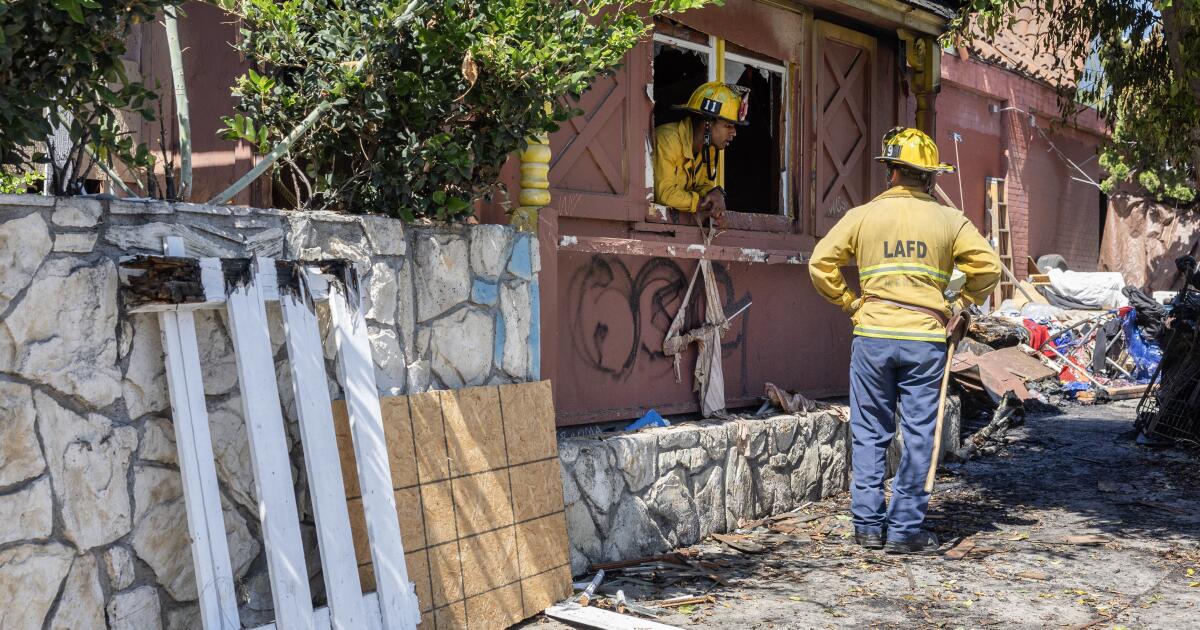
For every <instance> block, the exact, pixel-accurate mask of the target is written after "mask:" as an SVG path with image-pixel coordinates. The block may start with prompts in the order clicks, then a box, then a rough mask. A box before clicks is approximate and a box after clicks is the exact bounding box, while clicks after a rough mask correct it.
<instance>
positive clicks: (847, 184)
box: [813, 22, 876, 236]
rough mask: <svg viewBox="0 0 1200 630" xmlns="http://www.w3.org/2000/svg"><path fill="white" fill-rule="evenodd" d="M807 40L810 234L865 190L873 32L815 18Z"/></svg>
mask: <svg viewBox="0 0 1200 630" xmlns="http://www.w3.org/2000/svg"><path fill="white" fill-rule="evenodd" d="M813 27H814V31H815V38H814V46H813V68H814V82H813V84H814V90H815V91H816V94H815V95H814V99H813V108H814V113H813V114H814V115H813V120H814V123H815V124H814V128H815V129H816V134H817V137H816V145H815V155H814V167H813V168H814V169H815V170H816V173H815V181H814V184H815V191H814V195H815V202H816V203H815V212H816V234H817V236H821V235H824V234H825V233H826V232H828V231H829V229H830V228H831V227H833V225H834V224H835V223H837V221H838V219H840V218H841V217H842V215H844V214H845V213H846V211H847V210H849V209H850V208H853V207H854V206H857V205H859V204H862V203H864V202H866V201H867V200H868V195H869V194H870V191H871V176H872V174H874V171H873V170H872V168H871V164H872V162H871V158H872V154H871V150H872V147H874V146H875V144H876V143H875V139H874V138H872V137H871V134H872V129H873V128H874V126H873V123H872V120H871V111H872V98H873V97H874V92H875V90H874V89H873V85H872V83H873V79H874V76H875V38H873V37H869V36H867V35H864V34H862V33H859V32H857V31H852V30H849V29H845V28H842V27H840V26H835V25H833V24H829V23H826V22H815V23H814V25H813Z"/></svg>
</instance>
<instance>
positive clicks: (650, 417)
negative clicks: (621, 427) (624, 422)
mask: <svg viewBox="0 0 1200 630" xmlns="http://www.w3.org/2000/svg"><path fill="white" fill-rule="evenodd" d="M669 426H671V423H670V422H669V421H668V420H667V419H666V418H664V417H662V416H660V415H658V412H657V411H655V410H653V409H651V410H650V411H647V412H646V415H644V416H642V417H641V418H638V419H637V420H634V421H633V423H631V424H630V425H629V426H627V427H625V430H626V431H637V430H638V429H645V428H646V427H669Z"/></svg>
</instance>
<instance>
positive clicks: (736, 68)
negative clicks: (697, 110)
mask: <svg viewBox="0 0 1200 630" xmlns="http://www.w3.org/2000/svg"><path fill="white" fill-rule="evenodd" d="M717 44H718V40H716V39H715V38H714V37H713V36H710V35H707V34H704V33H701V32H700V31H696V30H693V29H690V28H688V27H686V26H683V25H682V24H679V23H678V22H674V21H671V20H667V19H662V18H660V19H657V20H655V34H654V65H653V68H654V71H653V76H654V83H653V91H652V97H653V99H654V118H653V121H652V127H657V126H659V125H663V124H667V123H672V122H677V121H679V120H682V119H683V118H684V117H685V116H686V115H687V113H686V112H683V111H680V110H678V109H676V108H675V106H676V105H679V104H681V103H686V102H687V100H688V98H689V97H690V96H691V94H692V91H694V90H695V89H696V88H697V87H699V86H700V85H701V84H703V83H706V82H709V81H716V80H718V77H717V72H718V69H717V68H718V66H723V75H724V76H721V77H720V80H722V81H724V82H725V83H731V84H735V85H740V86H743V87H746V88H749V89H750V103H749V110H748V112H747V119H748V121H749V124H748V125H746V126H744V127H739V128H738V130H737V136H736V137H735V139H734V141H733V143H732V144H730V146H729V148H728V149H726V151H725V155H723V156H722V160H721V162H722V167H723V169H722V170H723V182H722V183H723V185H724V188H725V191H726V194H727V197H726V208H727V209H728V210H729V211H731V212H741V213H749V214H768V215H783V216H785V217H786V216H789V215H790V208H789V200H790V197H791V193H790V191H789V182H788V177H789V162H790V159H789V155H790V152H789V150H788V147H789V138H790V137H791V126H790V125H791V120H790V118H791V117H790V115H789V108H788V107H787V103H788V95H789V89H788V74H789V73H788V68H787V65H786V64H785V63H784V62H781V61H777V60H774V59H770V58H768V57H764V56H763V55H760V54H758V53H755V52H753V51H750V50H748V49H745V48H742V47H740V46H737V45H735V44H732V43H729V42H725V45H726V46H727V47H728V49H729V52H725V54H724V59H723V60H720V61H723V63H722V64H719V63H718V61H719V60H718V59H717V50H718V46H717Z"/></svg>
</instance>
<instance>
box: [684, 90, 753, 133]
mask: <svg viewBox="0 0 1200 630" xmlns="http://www.w3.org/2000/svg"><path fill="white" fill-rule="evenodd" d="M749 106H750V89H749V88H745V87H742V86H740V85H733V84H731V83H721V82H719V81H713V82H711V83H705V84H703V85H701V86H700V87H698V88H696V91H694V92H692V97H691V98H689V99H688V102H687V105H676V106H675V109H682V110H683V111H686V112H691V113H693V114H699V115H701V116H707V117H709V118H720V119H721V120H727V121H729V122H731V123H733V124H735V125H745V124H748V122H747V120H746V110H747V108H748V107H749Z"/></svg>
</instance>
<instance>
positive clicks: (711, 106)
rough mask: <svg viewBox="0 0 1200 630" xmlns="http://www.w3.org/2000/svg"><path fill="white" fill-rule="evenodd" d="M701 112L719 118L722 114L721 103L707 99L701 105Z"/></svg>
mask: <svg viewBox="0 0 1200 630" xmlns="http://www.w3.org/2000/svg"><path fill="white" fill-rule="evenodd" d="M700 111H702V112H704V113H705V114H709V115H711V116H718V115H720V113H721V101H716V100H713V99H711V98H706V99H704V101H703V102H701V103H700Z"/></svg>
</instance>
